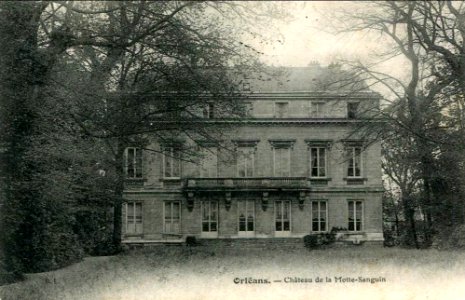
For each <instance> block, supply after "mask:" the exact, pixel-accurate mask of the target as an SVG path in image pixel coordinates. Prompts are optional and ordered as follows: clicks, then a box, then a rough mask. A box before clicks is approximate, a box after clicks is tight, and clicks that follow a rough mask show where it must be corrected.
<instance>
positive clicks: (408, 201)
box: [402, 196, 420, 249]
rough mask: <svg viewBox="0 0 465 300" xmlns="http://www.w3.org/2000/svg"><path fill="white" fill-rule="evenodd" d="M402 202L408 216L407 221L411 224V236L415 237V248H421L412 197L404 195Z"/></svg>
mask: <svg viewBox="0 0 465 300" xmlns="http://www.w3.org/2000/svg"><path fill="white" fill-rule="evenodd" d="M402 204H403V206H404V211H405V216H406V218H407V222H408V223H409V226H410V233H411V238H412V239H413V242H414V244H415V248H417V249H419V248H420V245H419V243H418V234H417V228H416V224H415V209H414V207H413V205H412V203H411V199H410V198H408V197H406V196H403V197H402Z"/></svg>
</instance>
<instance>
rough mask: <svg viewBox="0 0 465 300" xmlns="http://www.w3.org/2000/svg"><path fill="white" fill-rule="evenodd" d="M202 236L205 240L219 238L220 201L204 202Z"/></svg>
mask: <svg viewBox="0 0 465 300" xmlns="http://www.w3.org/2000/svg"><path fill="white" fill-rule="evenodd" d="M201 205H202V234H201V236H202V237H203V238H216V237H218V201H212V200H205V201H202V204H201Z"/></svg>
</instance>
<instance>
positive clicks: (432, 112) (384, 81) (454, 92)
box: [338, 1, 465, 248]
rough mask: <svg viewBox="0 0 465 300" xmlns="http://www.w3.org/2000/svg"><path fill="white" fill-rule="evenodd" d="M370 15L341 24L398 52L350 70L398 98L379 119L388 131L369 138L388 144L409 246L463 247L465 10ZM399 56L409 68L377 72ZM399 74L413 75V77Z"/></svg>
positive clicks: (393, 10)
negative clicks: (402, 71) (371, 35)
mask: <svg viewBox="0 0 465 300" xmlns="http://www.w3.org/2000/svg"><path fill="white" fill-rule="evenodd" d="M363 12H364V14H363V15H355V14H354V13H352V12H339V15H338V17H339V18H338V19H339V20H344V21H343V22H342V23H343V24H341V27H340V28H342V31H345V32H360V31H366V32H372V33H376V34H379V35H378V37H380V38H382V39H383V40H384V41H388V42H389V43H390V46H391V48H390V49H388V50H386V52H385V53H377V54H378V57H379V59H378V60H377V61H375V62H374V63H372V64H370V65H368V64H364V63H361V62H349V63H348V65H349V66H350V68H351V69H352V70H353V71H354V72H355V74H356V75H357V76H358V77H359V78H363V79H364V80H366V81H367V82H370V83H371V84H378V85H379V84H381V85H383V86H384V87H385V88H386V89H387V90H388V91H389V92H390V94H391V96H390V97H387V98H386V99H385V102H387V103H388V105H386V107H385V108H384V109H382V110H381V111H379V115H378V117H381V118H383V119H384V120H385V123H384V125H383V126H382V127H381V128H378V127H376V128H374V127H371V128H370V129H368V130H367V129H366V128H365V131H364V132H366V133H367V134H375V135H376V136H379V137H382V138H383V146H384V147H383V156H384V160H383V169H384V172H385V174H386V175H387V177H388V179H387V180H388V181H391V182H393V183H394V186H396V192H395V193H394V194H392V193H391V196H392V195H394V198H395V199H396V200H395V201H394V202H395V203H394V204H393V205H389V207H390V208H391V209H390V211H391V212H393V214H391V216H390V217H391V218H394V219H396V220H397V223H399V220H404V221H405V224H404V225H403V226H402V228H403V230H404V232H402V233H401V234H403V235H404V242H405V243H407V244H410V245H413V246H415V247H417V248H418V247H423V246H430V245H432V244H436V245H438V246H454V245H458V244H457V242H456V240H457V239H456V240H455V241H451V240H450V239H449V237H450V236H452V235H454V236H461V239H462V240H463V238H465V235H464V233H465V232H464V228H463V224H464V222H465V201H464V199H465V197H464V196H465V181H464V179H463V178H464V175H465V168H464V167H465V155H464V153H465V152H464V151H465V138H464V137H465V135H464V134H465V131H464V126H463V125H464V123H463V120H464V113H465V106H464V88H465V84H464V83H465V80H464V79H465V78H464V76H465V68H464V66H465V46H464V45H465V43H464V39H465V6H464V3H463V2H456V1H409V2H400V1H388V2H372V3H366V4H364V7H363ZM345 21H347V22H345ZM395 57H403V58H404V61H405V62H406V64H405V65H403V66H395V68H394V69H393V71H394V72H390V71H381V70H380V69H379V68H377V65H378V64H379V63H380V62H382V61H384V60H389V59H391V58H395ZM397 68H400V69H407V70H408V72H407V73H408V76H407V78H401V77H398V76H397V74H396V72H395V69H397ZM391 196H390V197H387V199H388V200H389V199H392V197H391ZM394 206H395V207H396V208H395V209H394ZM394 212H396V213H394ZM461 245H462V246H463V242H462V244H461Z"/></svg>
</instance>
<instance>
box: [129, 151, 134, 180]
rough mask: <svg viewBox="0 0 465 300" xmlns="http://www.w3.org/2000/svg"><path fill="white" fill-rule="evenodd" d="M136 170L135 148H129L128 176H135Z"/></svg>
mask: <svg viewBox="0 0 465 300" xmlns="http://www.w3.org/2000/svg"><path fill="white" fill-rule="evenodd" d="M134 171H135V170H134V148H128V157H127V176H128V177H129V178H133V177H134V175H135V172H134Z"/></svg>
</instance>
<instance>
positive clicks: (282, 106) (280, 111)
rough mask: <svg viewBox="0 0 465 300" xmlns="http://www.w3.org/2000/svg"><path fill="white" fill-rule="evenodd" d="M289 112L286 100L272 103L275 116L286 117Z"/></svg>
mask: <svg viewBox="0 0 465 300" xmlns="http://www.w3.org/2000/svg"><path fill="white" fill-rule="evenodd" d="M288 113H289V103H288V102H275V103H274V116H275V118H286V117H288Z"/></svg>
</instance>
